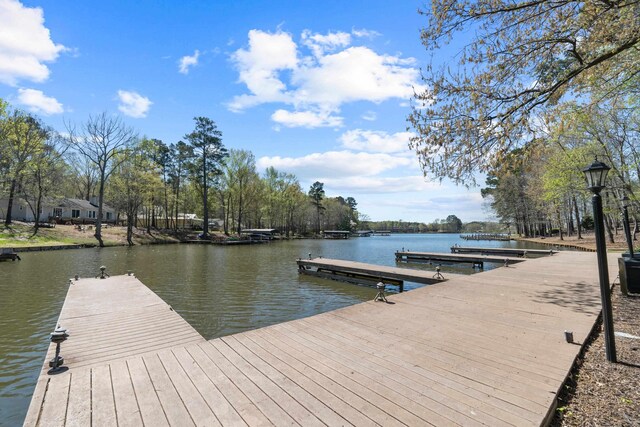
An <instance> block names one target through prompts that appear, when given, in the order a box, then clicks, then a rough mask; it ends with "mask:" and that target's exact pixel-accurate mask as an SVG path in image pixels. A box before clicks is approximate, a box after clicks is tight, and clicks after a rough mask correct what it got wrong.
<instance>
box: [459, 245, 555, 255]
mask: <svg viewBox="0 0 640 427" xmlns="http://www.w3.org/2000/svg"><path fill="white" fill-rule="evenodd" d="M557 252H558V251H554V250H552V249H550V250H546V249H518V248H485V247H471V246H451V253H452V254H462V253H466V254H481V255H511V256H514V255H515V256H520V257H526V256H527V255H536V256H545V255H553V254H555V253H557Z"/></svg>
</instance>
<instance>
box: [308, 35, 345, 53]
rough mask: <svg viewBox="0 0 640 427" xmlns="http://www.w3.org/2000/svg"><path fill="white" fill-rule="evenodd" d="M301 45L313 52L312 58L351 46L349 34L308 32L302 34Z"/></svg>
mask: <svg viewBox="0 0 640 427" xmlns="http://www.w3.org/2000/svg"><path fill="white" fill-rule="evenodd" d="M302 44H304V45H305V46H307V47H308V48H309V49H311V51H312V52H313V54H314V56H316V57H321V56H322V55H324V53H325V52H333V51H335V50H336V49H338V48H341V47H346V46H349V45H350V44H351V34H349V33H344V32H337V33H328V34H326V35H322V34H312V33H311V31H309V30H304V31H303V32H302Z"/></svg>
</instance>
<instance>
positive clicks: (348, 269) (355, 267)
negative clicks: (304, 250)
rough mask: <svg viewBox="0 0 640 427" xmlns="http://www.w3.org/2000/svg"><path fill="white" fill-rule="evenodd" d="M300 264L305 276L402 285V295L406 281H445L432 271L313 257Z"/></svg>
mask: <svg viewBox="0 0 640 427" xmlns="http://www.w3.org/2000/svg"><path fill="white" fill-rule="evenodd" d="M296 262H297V263H298V272H299V273H301V274H307V275H311V276H316V277H322V278H324V279H331V280H338V281H341V282H347V283H355V284H358V285H368V286H375V285H376V283H378V282H383V283H385V284H387V285H396V286H398V291H399V292H403V291H404V282H405V281H409V282H414V283H422V284H428V285H430V284H433V283H438V282H441V281H443V280H444V279H438V278H436V277H434V276H435V275H434V273H433V272H432V271H423V270H413V269H409V268H398V267H386V266H383V265H375V264H366V263H363V262H355V261H346V260H341V259H330V258H313V259H298V260H297V261H296ZM449 276H451V275H449V274H447V277H449Z"/></svg>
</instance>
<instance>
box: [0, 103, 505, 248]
mask: <svg viewBox="0 0 640 427" xmlns="http://www.w3.org/2000/svg"><path fill="white" fill-rule="evenodd" d="M194 121H195V124H194V129H192V130H188V129H186V130H185V136H184V140H181V141H176V142H172V143H166V142H164V141H162V140H159V139H155V138H149V137H140V136H138V135H137V133H136V131H135V130H134V129H132V128H130V127H128V126H126V125H125V124H124V123H123V121H122V120H121V118H120V117H118V116H117V115H110V114H106V113H102V114H99V115H97V116H91V117H89V118H88V119H87V120H86V122H84V123H80V124H67V129H65V131H64V133H63V132H58V131H56V130H54V129H52V128H50V127H49V126H47V125H46V124H45V123H44V122H43V121H42V120H41V119H40V118H39V117H37V116H35V115H33V114H31V113H28V112H25V111H22V110H19V109H15V108H12V107H11V106H10V105H9V104H8V103H6V102H3V101H2V100H0V141H1V142H2V143H1V144H0V174H1V176H2V178H1V179H0V201H2V203H1V204H0V209H2V212H0V214H1V215H0V216H1V217H2V218H3V219H4V224H5V227H8V226H10V224H11V223H12V221H13V218H12V216H11V212H12V211H13V212H15V208H13V207H14V206H16V205H17V204H18V202H19V201H20V202H25V203H26V205H27V206H28V208H29V209H30V210H31V212H32V213H33V217H34V218H36V221H34V234H37V233H38V229H39V226H40V224H42V223H47V222H49V221H53V220H56V218H51V217H49V215H48V214H45V213H44V212H43V206H46V205H47V202H50V201H51V200H58V199H62V198H76V199H84V200H94V203H96V207H97V209H98V213H97V216H96V218H95V237H96V239H97V240H98V243H99V244H100V245H103V242H102V235H101V229H102V222H103V221H101V218H104V217H105V216H104V215H103V207H104V206H109V207H111V208H114V209H115V211H116V218H115V221H116V222H118V223H121V224H124V225H126V226H127V232H128V233H127V240H128V242H129V244H133V241H132V233H133V229H134V228H136V227H143V228H147V229H148V230H151V229H160V228H161V229H165V230H172V231H175V232H179V231H184V230H183V229H184V227H185V226H184V224H185V221H184V218H185V217H186V216H187V215H190V216H193V215H195V216H196V217H197V218H200V219H203V220H204V221H202V222H201V223H198V224H200V225H199V226H198V228H199V229H200V231H201V234H202V236H201V237H204V238H206V237H207V235H208V231H207V230H210V229H212V228H216V227H219V228H220V230H219V231H220V232H222V233H224V234H227V235H232V234H236V235H237V234H240V232H241V230H242V229H252V228H254V229H255V228H274V229H277V230H279V231H280V232H281V233H282V234H283V236H286V237H292V236H312V235H317V234H318V233H319V232H320V231H322V230H350V231H356V230H358V229H360V230H368V229H371V230H377V231H382V230H384V231H394V232H415V233H422V232H455V233H457V232H461V231H463V224H462V221H461V220H460V219H458V218H457V217H456V216H455V215H449V216H448V217H447V218H446V219H443V220H436V221H434V222H433V223H431V224H425V223H417V222H404V221H402V220H399V221H381V222H373V221H370V220H369V218H368V216H367V215H366V214H362V213H360V212H359V211H358V210H357V202H356V200H355V199H354V198H353V197H326V195H325V192H324V184H323V183H321V182H315V183H313V185H311V187H310V189H308V190H306V191H305V189H303V188H302V187H301V185H300V183H299V181H298V179H297V178H296V176H295V175H293V174H290V173H287V172H286V171H278V170H276V169H274V168H272V167H270V168H267V169H266V170H265V171H262V172H260V171H258V170H257V169H256V164H255V157H254V155H253V154H252V153H251V152H250V151H247V150H235V149H232V150H227V149H226V148H225V146H224V144H223V140H222V132H221V131H220V130H219V129H218V128H217V126H216V124H215V122H214V121H213V120H211V119H209V118H206V117H196V118H194ZM12 208H13V209H12ZM191 224H192V223H191ZM191 224H190V225H191ZM203 224H208V225H209V227H207V226H206V225H203ZM474 224H475V226H474V225H473V224H472V225H470V227H471V231H472V232H473V231H489V232H490V231H497V230H496V225H495V224H494V225H493V226H492V225H487V224H484V223H483V224H482V226H480V227H478V226H477V225H478V224H479V223H474ZM497 228H499V226H497ZM191 231H193V230H191Z"/></svg>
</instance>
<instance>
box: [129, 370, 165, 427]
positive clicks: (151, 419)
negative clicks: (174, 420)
mask: <svg viewBox="0 0 640 427" xmlns="http://www.w3.org/2000/svg"><path fill="white" fill-rule="evenodd" d="M127 367H128V369H129V375H130V376H131V383H132V384H133V389H134V391H135V398H136V400H137V401H138V407H139V408H140V415H141V416H142V420H143V422H144V424H145V425H148V426H166V425H169V423H168V421H167V417H166V416H165V414H164V410H163V408H162V405H161V404H160V399H158V395H157V393H156V390H155V388H154V387H153V384H152V383H151V378H149V373H148V372H147V368H146V366H145V364H144V362H143V361H142V358H141V357H136V358H133V359H128V360H127ZM131 397H133V396H131Z"/></svg>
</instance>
